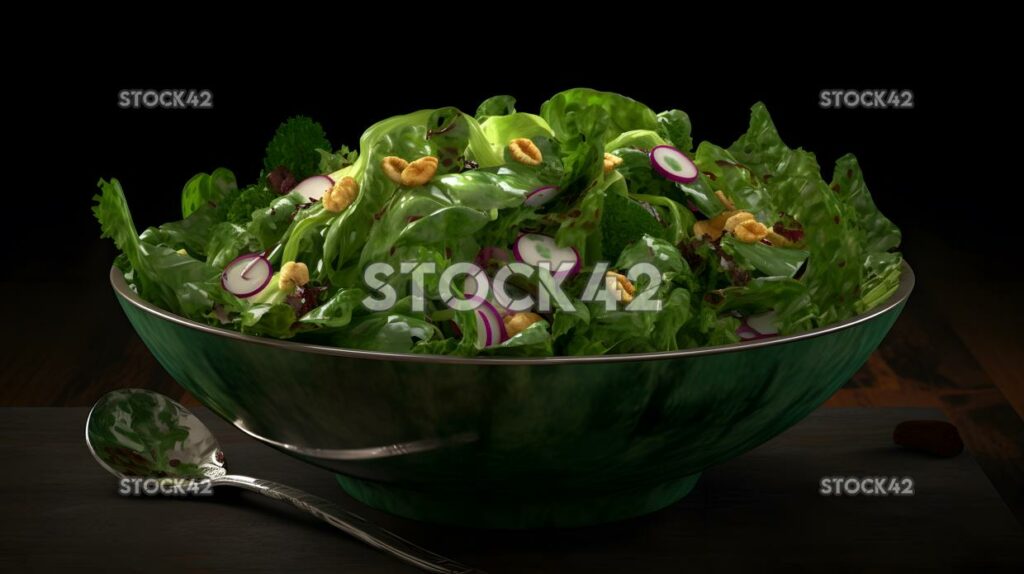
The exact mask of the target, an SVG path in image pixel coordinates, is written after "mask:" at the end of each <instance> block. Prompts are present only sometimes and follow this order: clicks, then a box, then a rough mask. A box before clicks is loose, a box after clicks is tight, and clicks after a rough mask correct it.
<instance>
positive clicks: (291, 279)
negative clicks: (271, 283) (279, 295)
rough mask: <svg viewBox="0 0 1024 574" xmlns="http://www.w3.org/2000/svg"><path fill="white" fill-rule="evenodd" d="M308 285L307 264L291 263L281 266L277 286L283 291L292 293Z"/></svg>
mask: <svg viewBox="0 0 1024 574" xmlns="http://www.w3.org/2000/svg"><path fill="white" fill-rule="evenodd" d="M306 283H309V269H308V268H307V267H306V264H305V263H296V262H295V261H289V262H288V263H285V264H284V265H282V266H281V275H280V276H279V277H278V279H277V286H278V287H279V288H280V289H281V290H282V291H287V292H292V291H294V290H295V288H296V287H302V286H303V285H305V284H306Z"/></svg>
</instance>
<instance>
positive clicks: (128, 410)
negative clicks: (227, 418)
mask: <svg viewBox="0 0 1024 574" xmlns="http://www.w3.org/2000/svg"><path fill="white" fill-rule="evenodd" d="M85 442H86V445H87V446H88V447H89V451H90V452H91V453H92V455H93V457H95V458H96V461H97V462H98V463H99V464H100V466H102V467H103V468H104V469H106V470H107V472H109V473H111V474H113V475H114V476H116V477H117V478H119V479H126V478H155V479H166V480H192V481H197V480H205V481H209V483H210V485H211V486H213V487H218V486H235V487H238V488H243V489H245V490H250V491H253V492H258V493H260V494H263V495H265V496H269V497H271V498H276V499H278V500H283V501H285V502H289V503H291V504H292V505H294V506H295V507H296V508H299V509H300V510H304V511H306V512H308V513H310V514H312V515H313V516H316V517H317V518H319V519H321V520H323V521H324V522H327V523H328V524H330V525H332V526H334V527H336V528H338V529H339V530H341V531H343V532H346V533H347V534H350V535H352V536H353V537H355V538H357V539H359V540H361V541H363V542H365V543H367V544H369V545H370V546H373V547H374V548H377V549H378V550H381V551H383V552H386V553H388V554H390V555H392V556H394V557H396V558H398V559H400V560H403V561H405V562H407V563H409V564H412V565H413V566H416V567H418V568H420V569H421V570H424V571H426V572H443V573H449V574H454V573H469V572H479V570H474V569H472V568H468V567H466V566H463V565H461V564H459V563H457V562H455V561H453V560H450V559H448V558H445V557H443V556H440V555H438V554H435V553H433V552H430V551H429V550H425V549H423V548H421V547H419V546H416V545H415V544H413V543H411V542H409V541H407V540H405V539H403V538H401V537H399V536H397V535H395V534H393V533H391V532H389V531H387V530H385V529H383V528H380V527H379V526H376V525H374V524H372V523H370V522H368V521H367V520H366V519H364V518H363V517H361V516H359V515H357V514H353V513H351V512H349V511H347V510H345V509H343V508H341V507H340V506H338V505H336V504H334V503H333V502H330V501H328V500H325V499H323V498H320V497H318V496H313V495H311V494H308V493H305V492H302V491H301V490H297V489H294V488H291V487H289V486H285V485H283V484H277V483H275V482H271V481H268V480H261V479H256V478H250V477H247V476H239V475H231V474H227V469H226V468H225V467H224V451H222V450H221V449H220V445H219V444H218V443H217V439H216V437H214V436H213V433H211V432H210V429H208V428H207V427H206V425H204V424H203V422H202V421H201V420H199V418H198V417H196V416H195V415H194V414H192V413H191V412H189V410H188V409H186V408H185V407H183V406H182V405H180V404H178V403H177V402H175V401H174V400H172V399H170V398H168V397H166V396H164V395H161V394H159V393H155V392H152V391H147V390H145V389H122V390H117V391H113V392H110V393H107V394H106V395H104V396H103V397H101V398H100V400H99V401H97V402H96V404H95V405H93V407H92V410H90V411H89V418H88V420H87V421H86V423H85Z"/></svg>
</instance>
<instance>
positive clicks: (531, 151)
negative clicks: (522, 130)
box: [508, 138, 544, 165]
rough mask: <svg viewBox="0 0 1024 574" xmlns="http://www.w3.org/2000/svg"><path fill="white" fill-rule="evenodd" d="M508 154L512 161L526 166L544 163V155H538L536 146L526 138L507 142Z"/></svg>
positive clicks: (538, 150)
mask: <svg viewBox="0 0 1024 574" xmlns="http://www.w3.org/2000/svg"><path fill="white" fill-rule="evenodd" d="M508 154H509V155H510V156H512V159H514V160H516V161H518V162H519V163H523V164H526V165H540V162H542V161H544V155H543V154H541V153H540V149H539V148H538V147H537V144H535V143H533V142H532V141H530V140H528V139H526V138H516V139H514V140H512V141H510V142H508Z"/></svg>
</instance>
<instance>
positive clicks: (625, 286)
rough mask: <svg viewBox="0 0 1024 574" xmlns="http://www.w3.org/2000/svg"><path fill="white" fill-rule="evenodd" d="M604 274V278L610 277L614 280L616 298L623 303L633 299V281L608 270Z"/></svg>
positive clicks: (634, 288)
mask: <svg viewBox="0 0 1024 574" xmlns="http://www.w3.org/2000/svg"><path fill="white" fill-rule="evenodd" d="M604 276H605V279H606V280H607V279H611V280H613V281H614V287H615V299H616V300H618V301H622V302H623V303H630V302H632V301H633V295H634V294H635V293H636V287H634V286H633V283H631V282H630V281H629V278H627V277H626V276H625V275H623V274H621V273H616V272H614V271H608V272H607V273H605V274H604Z"/></svg>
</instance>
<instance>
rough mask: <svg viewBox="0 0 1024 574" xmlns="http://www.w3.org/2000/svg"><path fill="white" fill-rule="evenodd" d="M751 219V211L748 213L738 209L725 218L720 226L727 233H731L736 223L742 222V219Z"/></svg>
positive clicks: (752, 216) (752, 218)
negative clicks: (723, 223)
mask: <svg viewBox="0 0 1024 574" xmlns="http://www.w3.org/2000/svg"><path fill="white" fill-rule="evenodd" d="M753 220H754V214H753V213H750V212H749V211H740V212H737V213H735V214H734V215H730V216H729V218H728V219H726V220H725V225H724V226H722V228H723V229H725V230H726V231H728V232H729V233H732V232H733V230H734V229H736V226H737V225H739V224H741V223H743V222H744V221H753Z"/></svg>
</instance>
